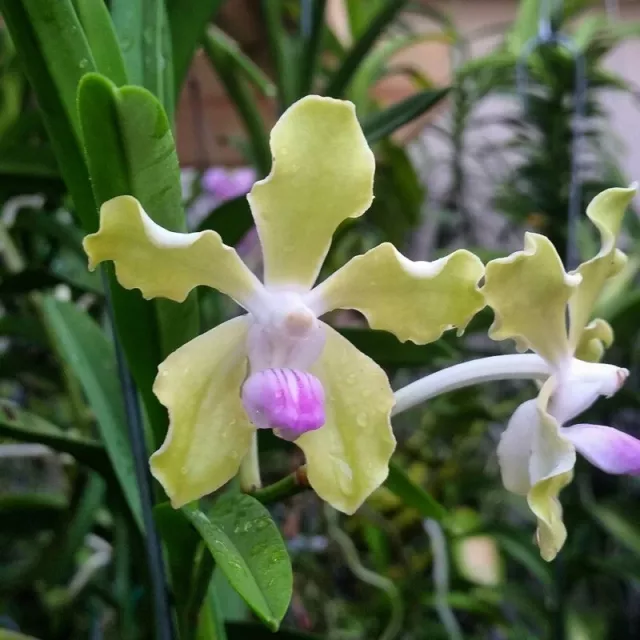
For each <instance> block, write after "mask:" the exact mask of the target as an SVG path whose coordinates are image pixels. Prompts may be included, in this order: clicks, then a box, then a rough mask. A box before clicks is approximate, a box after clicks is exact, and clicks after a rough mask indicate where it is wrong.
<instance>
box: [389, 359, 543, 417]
mask: <svg viewBox="0 0 640 640" xmlns="http://www.w3.org/2000/svg"><path fill="white" fill-rule="evenodd" d="M551 373H552V371H551V367H550V366H549V364H547V362H545V360H543V359H542V358H541V357H540V356H538V355H536V354H534V353H524V354H516V355H506V356H491V357H489V358H478V359H477V360H470V361H468V362H461V363H460V364H456V365H453V366H452V367H447V368H446V369H442V370H441V371H436V373H432V374H431V375H428V376H425V377H424V378H421V379H420V380H416V381H415V382H412V383H411V384H408V385H407V386H406V387H403V388H402V389H399V390H398V391H396V392H395V398H396V405H395V407H394V409H393V412H392V415H397V414H398V413H402V412H403V411H407V410H408V409H411V408H412V407H415V406H416V405H418V404H420V403H422V402H424V401H425V400H429V399H430V398H434V397H435V396H439V395H441V394H443V393H447V392H449V391H455V390H456V389H462V388H463V387H469V386H471V385H474V384H479V383H482V382H493V381H496V380H518V379H533V380H545V379H546V378H548V377H549V376H550V375H551Z"/></svg>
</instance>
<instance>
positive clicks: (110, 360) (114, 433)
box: [42, 297, 142, 528]
mask: <svg viewBox="0 0 640 640" xmlns="http://www.w3.org/2000/svg"><path fill="white" fill-rule="evenodd" d="M42 309H43V312H44V315H45V318H46V321H47V322H48V324H49V327H50V329H51V331H52V333H53V335H54V336H55V339H56V341H57V345H58V349H59V351H60V354H61V355H62V357H63V358H64V360H65V362H66V364H67V365H68V366H69V368H70V369H71V370H72V371H73V372H74V374H75V375H76V377H77V378H78V380H79V382H80V384H81V385H82V388H83V390H84V392H85V394H86V396H87V399H88V400H89V404H90V406H91V408H92V409H93V411H94V413H95V416H96V420H97V422H98V427H99V430H100V435H101V437H102V441H103V442H104V446H105V449H106V450H107V454H108V455H109V459H110V460H111V464H112V466H113V470H114V472H115V474H116V477H117V478H118V481H119V483H120V487H121V489H122V492H123V494H124V496H125V498H126V500H127V502H128V504H129V507H130V508H131V512H132V513H133V516H134V518H135V520H136V522H137V524H138V525H139V526H140V528H142V512H141V505H140V495H139V493H138V487H137V483H136V477H135V470H134V463H133V454H132V452H131V447H130V445H129V440H128V436H127V431H126V424H127V423H126V418H125V412H124V408H123V405H122V397H121V392H120V387H119V384H118V371H117V366H116V360H115V354H114V352H113V347H112V344H111V340H110V339H109V338H108V337H107V336H106V335H105V334H104V333H103V331H102V330H101V329H100V327H99V326H98V325H97V324H96V323H95V322H94V320H93V319H92V318H91V317H90V316H89V315H88V314H87V313H86V312H84V311H82V310H80V309H78V308H77V307H76V306H74V305H73V304H71V303H68V302H61V301H58V300H55V299H54V298H50V297H46V298H44V301H43V305H42Z"/></svg>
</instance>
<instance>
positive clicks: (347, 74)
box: [324, 0, 408, 98]
mask: <svg viewBox="0 0 640 640" xmlns="http://www.w3.org/2000/svg"><path fill="white" fill-rule="evenodd" d="M407 1H408V0H387V2H385V4H384V6H383V7H382V9H380V11H379V12H378V14H377V15H376V16H375V18H373V20H372V21H371V23H370V24H369V27H368V28H367V29H366V31H365V32H364V33H363V34H362V35H361V36H360V38H358V40H356V42H355V44H354V45H353V47H352V48H351V50H350V51H349V52H348V53H347V55H346V56H345V59H344V60H343V61H342V63H341V64H340V66H339V67H338V69H337V70H336V71H335V72H334V73H333V75H332V76H331V77H330V78H329V82H328V83H327V86H326V88H325V90H324V94H325V95H327V96H331V97H333V98H342V97H343V96H344V93H345V91H346V90H347V87H348V86H349V83H350V82H351V80H352V79H353V77H354V75H355V74H356V72H357V71H358V69H359V68H360V65H361V64H362V61H363V60H364V59H365V57H366V56H367V54H368V53H369V51H371V49H372V47H373V46H374V45H375V44H376V42H378V40H379V38H380V36H381V35H382V33H383V32H384V30H385V29H386V28H387V27H388V26H389V25H390V24H391V22H392V21H393V20H394V18H395V17H396V16H397V15H398V13H400V11H402V9H404V7H405V6H406V4H407Z"/></svg>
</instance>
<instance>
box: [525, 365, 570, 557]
mask: <svg viewBox="0 0 640 640" xmlns="http://www.w3.org/2000/svg"><path fill="white" fill-rule="evenodd" d="M555 386H556V380H555V378H554V377H551V378H549V380H547V382H545V384H544V385H543V387H542V389H541V391H540V394H539V395H538V401H537V408H538V420H539V426H538V428H537V429H535V431H534V432H533V433H534V437H533V438H532V446H531V458H530V461H529V475H530V480H531V489H530V490H529V493H528V495H527V502H528V503H529V508H530V509H531V511H533V513H534V514H535V516H536V518H537V519H538V531H537V540H538V546H539V547H540V555H541V556H542V558H543V559H544V560H547V561H548V560H553V559H554V558H555V557H556V555H557V554H558V552H559V551H560V549H561V548H562V546H563V545H564V542H565V540H566V538H567V530H566V529H565V526H564V523H563V521H562V506H561V505H560V501H559V499H558V496H559V494H560V491H562V489H564V487H566V486H567V485H568V484H569V483H570V482H571V479H572V477H573V467H574V466H575V462H576V452H575V448H574V446H573V445H572V444H571V442H569V440H567V439H566V438H564V436H563V435H562V433H561V429H560V425H559V424H558V421H557V420H556V419H555V418H554V417H553V416H552V415H551V414H550V413H549V412H548V411H547V407H548V404H549V400H550V396H551V394H552V393H553V391H554V389H555Z"/></svg>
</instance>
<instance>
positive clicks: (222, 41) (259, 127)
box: [203, 29, 271, 176]
mask: <svg viewBox="0 0 640 640" xmlns="http://www.w3.org/2000/svg"><path fill="white" fill-rule="evenodd" d="M203 45H204V50H205V52H206V54H207V56H208V57H209V60H211V64H212V65H213V68H214V69H215V71H216V73H217V74H218V77H219V78H220V81H221V82H222V84H223V85H224V88H225V90H226V92H227V95H228V96H229V98H230V99H231V101H232V102H233V104H234V105H235V108H236V110H237V112H238V115H239V116H240V117H241V118H242V121H243V123H244V126H245V128H246V130H247V134H248V135H249V140H250V143H251V152H252V153H251V155H252V157H253V160H254V163H255V165H256V169H257V170H258V173H259V174H260V175H261V176H266V175H267V174H268V173H269V169H270V167H271V149H270V148H269V137H268V135H267V132H266V129H265V127H264V120H263V118H262V114H261V113H260V110H259V109H258V103H257V102H256V97H255V94H254V92H252V90H251V89H250V87H249V85H248V84H247V82H246V80H245V79H244V77H243V75H244V73H243V67H242V66H241V64H240V61H241V60H242V58H243V56H242V55H241V54H238V52H237V51H236V50H235V48H234V47H233V46H231V45H230V44H229V38H227V37H226V36H225V35H224V34H223V33H222V32H221V31H220V30H216V29H209V30H208V31H207V33H206V34H205V37H204V40H203Z"/></svg>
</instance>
